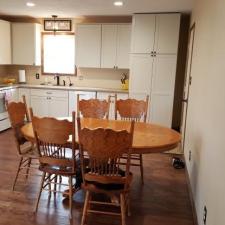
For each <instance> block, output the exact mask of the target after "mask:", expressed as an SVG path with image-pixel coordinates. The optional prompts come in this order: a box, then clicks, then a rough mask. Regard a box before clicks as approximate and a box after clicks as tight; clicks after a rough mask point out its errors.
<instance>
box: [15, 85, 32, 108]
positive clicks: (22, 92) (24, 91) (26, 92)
mask: <svg viewBox="0 0 225 225" xmlns="http://www.w3.org/2000/svg"><path fill="white" fill-rule="evenodd" d="M23 95H24V96H25V98H26V103H27V107H30V89H29V88H19V96H18V101H22V100H23V99H22V96H23Z"/></svg>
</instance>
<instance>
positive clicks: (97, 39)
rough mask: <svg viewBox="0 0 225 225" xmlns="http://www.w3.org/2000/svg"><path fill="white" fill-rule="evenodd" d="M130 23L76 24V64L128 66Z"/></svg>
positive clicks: (123, 67) (93, 66)
mask: <svg viewBox="0 0 225 225" xmlns="http://www.w3.org/2000/svg"><path fill="white" fill-rule="evenodd" d="M130 40H131V25H130V24H97V25H96V24H93V25H91V24H88V25H87V24H83V25H78V26H77V32H76V65H77V66H78V67H87V68H88V67H90V68H91V67H92V68H117V69H118V68H119V69H127V68H129V53H130Z"/></svg>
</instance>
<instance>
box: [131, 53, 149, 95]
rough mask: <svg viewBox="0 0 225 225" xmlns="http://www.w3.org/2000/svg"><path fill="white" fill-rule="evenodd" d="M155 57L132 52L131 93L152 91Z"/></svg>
mask: <svg viewBox="0 0 225 225" xmlns="http://www.w3.org/2000/svg"><path fill="white" fill-rule="evenodd" d="M152 64H153V57H151V56H150V55H147V54H132V55H131V60H130V81H129V82H130V85H129V92H131V93H144V94H147V93H150V90H151V81H152Z"/></svg>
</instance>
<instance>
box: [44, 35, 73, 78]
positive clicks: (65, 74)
mask: <svg viewBox="0 0 225 225" xmlns="http://www.w3.org/2000/svg"><path fill="white" fill-rule="evenodd" d="M44 35H52V36H55V35H75V33H73V32H42V33H41V73H42V75H48V76H55V75H60V76H76V65H75V62H74V72H73V73H46V72H44ZM74 46H75V37H74ZM74 57H75V49H74Z"/></svg>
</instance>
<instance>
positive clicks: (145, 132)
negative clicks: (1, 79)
mask: <svg viewBox="0 0 225 225" xmlns="http://www.w3.org/2000/svg"><path fill="white" fill-rule="evenodd" d="M58 119H62V120H65V119H66V120H69V121H71V120H72V118H71V117H63V118H58ZM130 125H131V123H130V122H129V121H125V120H106V119H95V118H81V128H84V127H86V128H89V129H95V128H99V127H101V128H109V129H113V130H117V131H119V130H127V131H129V129H130ZM21 132H22V134H23V135H24V137H25V138H26V139H28V140H29V141H31V142H35V137H34V132H33V127H32V123H31V122H28V123H27V124H25V125H24V126H23V127H22V128H21ZM180 141H181V135H180V133H178V132H177V131H175V130H173V129H171V128H168V127H164V126H161V125H157V124H153V123H144V122H135V125H134V137H133V143H132V153H134V154H148V153H160V152H165V151H169V150H172V149H174V148H176V147H177V146H178V145H179V143H180ZM68 142H70V140H68ZM76 142H77V143H79V140H78V135H77V129H76Z"/></svg>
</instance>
